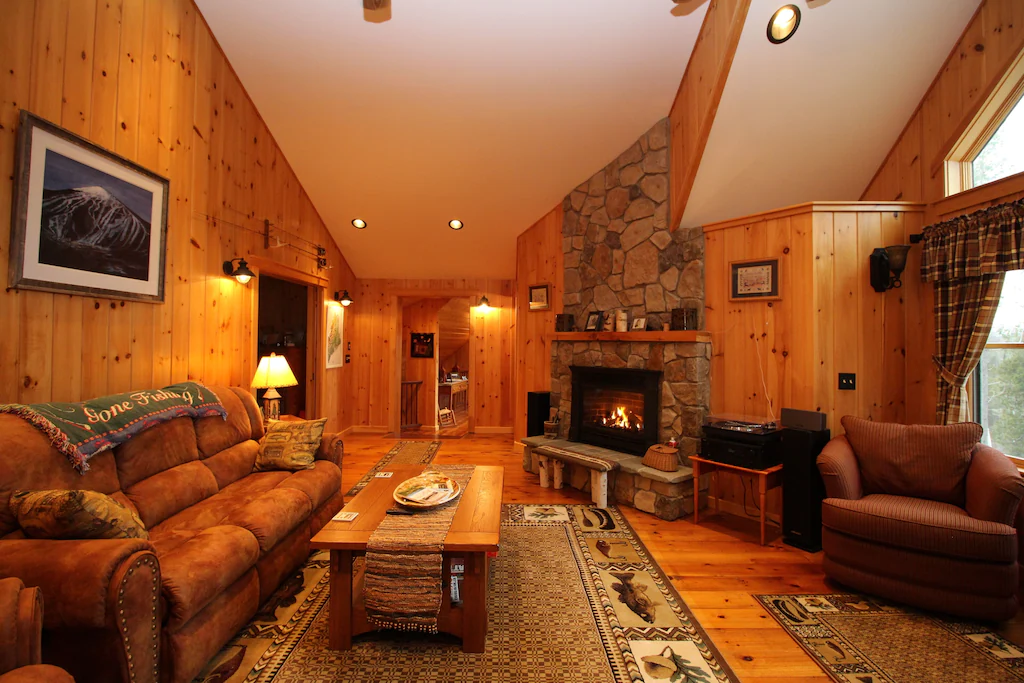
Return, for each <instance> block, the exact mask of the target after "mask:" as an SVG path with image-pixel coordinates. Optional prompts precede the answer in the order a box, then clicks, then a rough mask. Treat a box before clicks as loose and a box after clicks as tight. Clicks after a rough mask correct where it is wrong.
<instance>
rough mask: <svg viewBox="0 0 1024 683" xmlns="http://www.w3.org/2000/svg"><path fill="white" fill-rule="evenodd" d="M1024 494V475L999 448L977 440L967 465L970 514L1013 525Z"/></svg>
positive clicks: (968, 511)
mask: <svg viewBox="0 0 1024 683" xmlns="http://www.w3.org/2000/svg"><path fill="white" fill-rule="evenodd" d="M1022 496H1024V479H1021V476H1020V472H1018V471H1017V467H1016V466H1015V465H1014V464H1013V462H1012V461H1011V460H1010V459H1009V458H1007V457H1006V456H1005V455H1003V454H1002V453H1001V452H1000V451H998V450H996V449H995V448H992V447H991V446H985V445H982V444H978V445H977V446H975V447H974V455H973V456H972V457H971V466H970V467H969V468H967V502H966V506H965V507H966V509H967V514H969V515H970V516H971V517H974V518H975V519H983V520H986V521H989V522H999V523H1000V524H1009V525H1013V520H1014V517H1016V515H1017V506H1018V505H1019V504H1020V500H1021V497H1022Z"/></svg>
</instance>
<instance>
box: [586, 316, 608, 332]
mask: <svg viewBox="0 0 1024 683" xmlns="http://www.w3.org/2000/svg"><path fill="white" fill-rule="evenodd" d="M602 320H603V318H602V316H601V311H591V312H590V314H589V315H588V316H587V325H586V327H584V328H583V330H584V331H585V332H596V331H597V330H599V329H601V321H602Z"/></svg>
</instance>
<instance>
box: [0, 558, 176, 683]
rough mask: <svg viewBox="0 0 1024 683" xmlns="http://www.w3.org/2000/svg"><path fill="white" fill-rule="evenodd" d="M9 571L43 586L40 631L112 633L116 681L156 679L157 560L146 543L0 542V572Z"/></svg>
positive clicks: (157, 648) (30, 584)
mask: <svg viewBox="0 0 1024 683" xmlns="http://www.w3.org/2000/svg"><path fill="white" fill-rule="evenodd" d="M10 576H16V577H18V578H20V579H21V580H22V581H24V582H25V583H26V584H27V585H29V586H38V587H39V588H40V589H41V590H42V594H43V599H44V600H45V601H46V610H45V613H44V616H43V626H44V627H45V628H47V629H65V628H68V629H76V628H96V629H103V630H110V631H113V632H115V633H116V634H117V638H118V642H120V647H119V648H118V651H117V653H116V654H117V658H118V660H119V661H118V665H119V666H118V668H120V669H121V672H122V680H124V681H135V682H136V683H141V682H143V681H154V682H155V681H156V680H157V679H158V678H159V674H158V663H159V662H158V657H159V642H160V602H159V600H160V564H159V562H158V560H157V557H156V554H155V552H154V551H153V547H152V546H151V545H150V544H149V543H148V542H147V541H144V540H140V539H116V540H75V541H52V540H40V539H16V540H5V541H0V577H10ZM62 664H64V665H65V666H67V667H68V668H71V663H65V662H62Z"/></svg>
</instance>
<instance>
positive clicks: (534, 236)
mask: <svg viewBox="0 0 1024 683" xmlns="http://www.w3.org/2000/svg"><path fill="white" fill-rule="evenodd" d="M563 215H564V214H563V211H562V206H561V204H559V205H558V206H556V207H555V208H554V209H552V210H551V211H550V212H549V213H547V214H546V215H545V216H544V217H543V218H541V219H540V220H539V221H537V222H536V223H534V224H533V225H532V226H531V227H530V228H529V229H528V230H526V231H525V232H523V233H522V234H521V235H519V237H518V239H517V240H516V382H515V387H516V388H515V420H514V426H515V429H514V435H515V438H516V439H521V438H523V437H525V436H526V393H527V392H529V391H549V390H550V389H551V341H550V339H546V338H545V335H547V334H550V333H552V332H554V329H555V315H557V314H558V313H561V312H562V292H563V291H564V286H563V280H564V277H565V271H564V269H563V267H562V264H563V259H562V218H563ZM542 284H549V285H551V289H550V292H549V297H550V301H551V309H550V310H547V311H531V310H530V306H529V302H530V296H529V288H530V286H531V285H542Z"/></svg>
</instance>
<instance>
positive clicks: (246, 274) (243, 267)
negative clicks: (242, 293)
mask: <svg viewBox="0 0 1024 683" xmlns="http://www.w3.org/2000/svg"><path fill="white" fill-rule="evenodd" d="M235 261H238V267H234V266H233V265H232V264H233V263H234V262H235ZM224 274H225V275H227V276H229V277H233V278H235V279H236V280H238V281H239V282H240V283H241V284H243V285H244V284H245V283H247V282H248V281H249V280H251V279H253V278H254V277H256V273H254V272H252V271H251V270H249V264H248V263H246V262H245V259H244V258H233V259H231V260H230V261H225V262H224Z"/></svg>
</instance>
